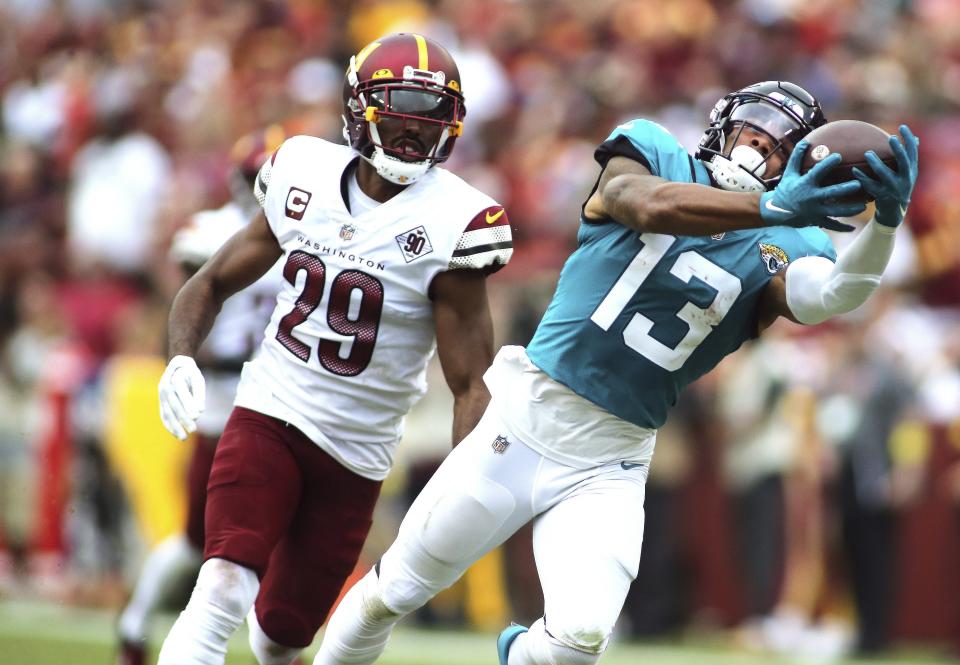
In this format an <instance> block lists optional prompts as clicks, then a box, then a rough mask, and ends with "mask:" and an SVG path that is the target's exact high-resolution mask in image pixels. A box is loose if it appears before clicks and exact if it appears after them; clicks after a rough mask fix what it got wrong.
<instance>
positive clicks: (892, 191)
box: [853, 125, 920, 228]
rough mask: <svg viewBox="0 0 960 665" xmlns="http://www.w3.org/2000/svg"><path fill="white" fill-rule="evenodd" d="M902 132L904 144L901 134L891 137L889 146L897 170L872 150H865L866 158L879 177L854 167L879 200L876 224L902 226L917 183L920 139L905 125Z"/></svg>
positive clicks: (855, 171) (855, 172)
mask: <svg viewBox="0 0 960 665" xmlns="http://www.w3.org/2000/svg"><path fill="white" fill-rule="evenodd" d="M900 135H901V136H902V137H903V143H902V144H901V142H900V139H899V138H898V137H896V136H891V137H890V148H891V149H892V150H893V156H894V157H896V159H897V170H896V171H894V170H893V169H891V168H890V167H888V166H887V165H886V164H884V163H883V162H882V161H880V158H879V157H877V153H875V152H874V151H873V150H870V151H869V152H867V153H865V154H864V157H865V158H866V160H867V163H868V164H869V165H870V168H871V169H873V173H874V174H875V175H876V176H877V177H876V178H871V177H870V176H868V175H867V174H866V173H864V172H863V171H861V170H860V169H858V168H854V169H853V176H854V177H855V178H856V179H857V180H859V181H860V184H861V185H863V189H864V191H865V192H867V193H868V194H870V196H872V197H873V198H874V199H875V200H876V203H877V212H876V214H875V215H874V219H876V220H877V224H883V225H884V226H889V227H893V228H896V227H897V226H900V223H901V222H903V218H904V216H905V215H906V214H907V206H909V205H910V197H911V196H912V195H913V187H914V185H916V184H917V173H918V164H919V147H920V139H918V138H917V137H916V136H914V135H913V132H911V131H910V128H909V127H907V126H906V125H900Z"/></svg>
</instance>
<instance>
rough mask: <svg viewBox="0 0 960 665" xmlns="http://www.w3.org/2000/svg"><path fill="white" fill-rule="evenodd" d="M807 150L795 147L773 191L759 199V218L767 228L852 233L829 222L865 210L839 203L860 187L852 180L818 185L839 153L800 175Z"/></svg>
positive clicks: (800, 145)
mask: <svg viewBox="0 0 960 665" xmlns="http://www.w3.org/2000/svg"><path fill="white" fill-rule="evenodd" d="M809 147H810V144H809V143H808V142H807V141H800V142H799V143H797V146H796V147H795V148H794V149H793V152H792V153H790V159H789V160H788V161H787V165H786V167H785V168H784V169H783V176H782V177H781V178H780V183H779V184H778V185H777V187H776V189H774V190H772V191H769V192H765V193H764V194H762V195H761V196H760V217H761V218H762V219H763V221H764V222H766V223H767V224H769V225H770V226H794V227H801V226H822V227H823V228H825V229H831V230H833V231H852V230H853V227H852V226H850V225H849V224H844V223H843V222H838V221H837V220H836V219H833V218H834V217H853V216H854V215H859V214H860V213H861V212H863V211H864V210H866V209H867V206H866V204H864V203H857V202H849V201H842V200H840V199H843V197H845V196H850V195H851V194H856V193H857V192H859V191H860V189H861V184H860V183H859V182H857V181H856V180H849V181H847V182H842V183H840V184H838V185H821V184H820V181H821V180H822V179H823V178H824V176H826V175H827V173H829V172H830V170H831V169H832V168H833V167H834V166H836V165H837V164H838V163H839V162H840V160H841V159H842V157H841V156H840V155H839V153H834V154H832V155H829V156H828V157H827V158H826V159H824V160H823V161H822V162H820V163H819V164H817V165H816V166H814V167H813V168H812V169H810V170H809V171H807V172H806V173H804V174H802V175H801V174H800V165H801V163H802V162H803V154H804V153H805V152H806V151H807V148H809Z"/></svg>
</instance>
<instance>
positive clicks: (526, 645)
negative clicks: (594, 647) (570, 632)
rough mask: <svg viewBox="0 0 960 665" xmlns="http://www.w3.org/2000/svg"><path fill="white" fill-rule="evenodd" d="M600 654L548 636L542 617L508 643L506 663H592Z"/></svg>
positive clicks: (512, 664) (573, 664)
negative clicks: (574, 647) (581, 649)
mask: <svg viewBox="0 0 960 665" xmlns="http://www.w3.org/2000/svg"><path fill="white" fill-rule="evenodd" d="M599 659H600V654H598V653H596V654H593V653H587V652H585V651H579V650H577V649H571V648H570V647H568V646H565V645H563V644H561V643H560V642H558V641H557V640H555V639H554V638H552V637H550V636H549V635H548V634H547V631H546V630H545V629H544V625H543V619H542V618H540V619H537V620H536V621H535V622H534V624H533V625H532V626H530V630H528V631H527V632H525V633H520V634H519V635H517V638H516V639H515V640H514V641H513V644H511V645H510V652H509V655H508V657H507V663H508V665H594V663H596V662H597V660H599Z"/></svg>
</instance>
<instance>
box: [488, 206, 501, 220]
mask: <svg viewBox="0 0 960 665" xmlns="http://www.w3.org/2000/svg"><path fill="white" fill-rule="evenodd" d="M503 212H504V211H503V208H500V210H498V211H497V213H496V214H494V215H491V214H490V213H489V212H488V213H487V224H493V223H494V222H495V221H497V220H498V219H500V218H501V217H503Z"/></svg>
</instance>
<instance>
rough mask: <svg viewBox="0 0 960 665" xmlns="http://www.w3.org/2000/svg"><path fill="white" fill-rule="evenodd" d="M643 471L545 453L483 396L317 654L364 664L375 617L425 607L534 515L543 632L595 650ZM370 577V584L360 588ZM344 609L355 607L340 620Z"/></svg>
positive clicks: (624, 562)
mask: <svg viewBox="0 0 960 665" xmlns="http://www.w3.org/2000/svg"><path fill="white" fill-rule="evenodd" d="M503 438H505V439H506V441H505V442H504V441H503ZM504 444H506V447H505V448H504V447H503V446H504ZM498 450H502V452H498ZM647 471H648V467H647V466H646V465H636V464H633V465H631V464H627V465H621V464H620V462H613V463H611V464H607V465H605V466H601V467H596V468H591V469H576V468H573V467H570V466H567V465H564V464H560V463H557V462H554V461H551V460H549V459H547V458H545V457H543V456H542V455H541V454H539V453H537V452H535V451H534V450H532V449H531V448H529V447H527V446H526V445H524V443H523V442H522V441H520V440H519V439H518V438H517V437H516V436H515V435H514V434H513V433H512V432H511V431H509V430H508V429H507V428H506V426H505V425H504V424H503V422H502V421H501V419H500V418H499V417H498V416H497V414H496V408H495V407H494V406H493V405H492V404H491V406H490V407H488V409H487V411H486V413H485V414H484V416H483V418H482V420H481V421H480V423H479V424H478V425H477V427H476V429H474V431H473V432H472V433H471V434H470V435H469V436H468V437H467V438H466V439H464V441H463V442H461V443H460V445H458V446H457V447H456V448H455V449H454V450H453V452H452V453H451V454H450V456H449V457H447V459H446V460H445V461H444V462H443V464H442V465H441V466H440V468H439V469H438V470H437V472H436V474H434V476H433V478H431V480H430V481H429V483H427V485H426V487H425V488H424V489H423V491H422V492H421V493H420V495H419V496H418V497H417V499H416V500H415V501H414V503H413V505H412V506H411V508H410V511H409V512H408V513H407V515H406V517H405V518H404V520H403V523H402V524H401V526H400V533H399V535H398V537H397V540H396V542H395V543H394V544H393V545H392V546H391V547H390V549H389V550H388V551H387V552H386V553H385V554H384V555H383V558H382V559H381V561H380V564H379V567H378V573H377V574H376V575H370V576H368V578H365V582H366V584H360V585H358V587H364V589H365V590H364V591H361V590H360V589H356V588H355V591H356V593H355V594H354V595H357V596H358V598H357V599H355V600H356V602H347V600H345V601H344V603H343V604H342V605H341V607H340V609H338V611H337V612H336V613H335V614H334V617H333V618H332V619H331V621H330V624H329V626H328V628H327V632H326V635H325V637H324V642H323V646H322V647H321V651H320V653H318V655H317V659H316V661H315V663H320V664H322V665H327V664H328V663H357V664H361V663H372V662H373V660H375V659H376V657H377V656H378V655H379V652H380V651H381V650H382V646H383V645H385V642H386V634H385V633H382V631H380V633H378V632H377V631H378V629H377V628H376V625H375V624H377V623H378V622H379V623H384V622H386V623H390V624H391V625H392V623H393V622H395V621H396V620H397V619H398V618H399V617H400V616H402V615H404V614H407V613H409V612H412V611H413V610H415V609H417V608H418V607H420V606H422V605H423V604H424V603H426V602H427V601H428V600H429V599H430V598H432V597H433V596H434V595H436V594H437V593H438V592H439V591H441V590H442V589H444V588H446V587H448V586H450V585H451V584H453V583H454V582H455V581H456V580H457V579H458V578H459V577H460V576H461V575H462V574H463V573H464V571H466V569H467V568H468V567H469V566H470V565H471V564H472V563H473V562H474V561H476V560H477V559H479V558H480V557H482V556H483V555H484V554H486V553H487V552H488V551H490V550H491V549H493V548H494V547H496V546H497V545H500V544H501V543H503V542H504V541H505V540H506V539H507V538H508V537H510V535H512V534H513V533H514V532H515V531H516V530H517V529H519V528H520V527H521V526H522V525H523V524H525V523H526V522H528V521H530V520H535V522H534V530H533V547H534V555H535V557H536V563H537V569H538V572H539V575H540V583H541V585H542V586H543V594H544V601H545V606H544V626H545V630H546V633H547V634H548V635H549V636H551V637H552V638H554V639H555V640H556V641H557V642H559V643H560V644H562V645H565V646H567V647H570V648H572V649H576V650H577V651H581V652H585V653H589V654H599V653H601V652H602V651H603V649H604V648H605V647H606V645H607V641H608V640H609V637H610V634H611V632H612V631H613V626H614V623H615V622H616V620H617V617H618V615H619V614H620V610H621V608H622V607H623V602H624V599H625V598H626V595H627V591H628V589H629V587H630V583H631V582H632V581H633V579H634V578H635V577H636V574H637V567H638V566H639V563H640V547H641V544H642V542H643V519H644V515H643V499H644V487H645V483H646V478H647ZM374 580H376V591H375V592H374V590H373V589H371V588H367V587H369V586H372V585H373V584H374ZM372 593H375V595H376V596H379V597H378V598H371V597H370V595H371V594H372ZM362 594H363V595H364V597H363V598H361V597H360V596H361V595H362ZM348 599H349V597H348ZM381 604H382V605H381ZM377 606H380V610H377V609H376V608H377ZM383 606H385V607H383ZM341 610H342V611H343V613H344V615H346V614H357V615H358V616H356V617H348V616H341V617H338V616H337V615H338V614H340V613H341ZM383 610H387V612H383ZM364 614H369V615H370V616H362V615H364ZM385 614H386V615H391V614H392V615H393V616H384V615H385ZM366 632H370V635H369V639H367V641H366V642H364V639H365V638H364V637H363V636H362V635H361V634H362V633H366ZM380 634H382V639H381V638H379V637H377V638H376V639H374V638H375V635H380ZM374 642H376V643H377V644H378V645H379V646H378V647H377V648H372V647H373V646H374ZM361 654H363V655H361Z"/></svg>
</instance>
